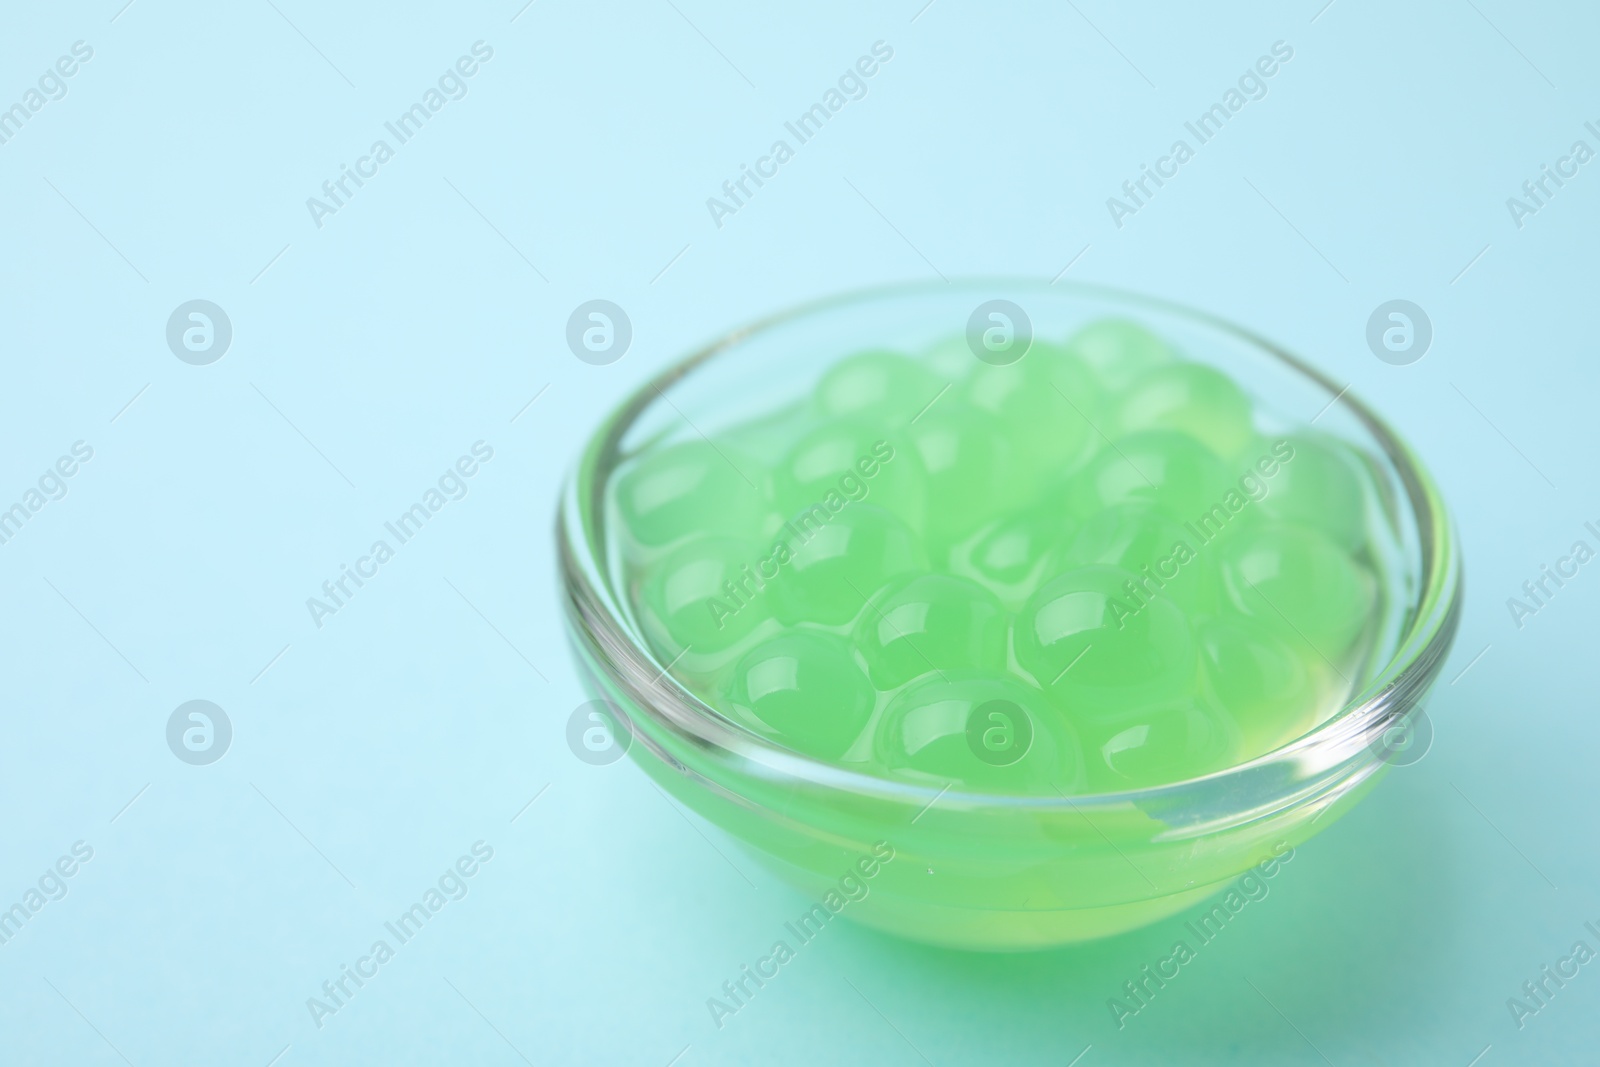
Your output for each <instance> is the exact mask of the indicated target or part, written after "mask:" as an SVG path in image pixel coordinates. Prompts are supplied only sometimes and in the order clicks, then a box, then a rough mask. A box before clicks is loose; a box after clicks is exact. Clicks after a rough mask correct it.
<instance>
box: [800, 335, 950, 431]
mask: <svg viewBox="0 0 1600 1067" xmlns="http://www.w3.org/2000/svg"><path fill="white" fill-rule="evenodd" d="M945 384H946V383H945V382H943V381H941V380H940V379H939V377H938V376H937V375H935V374H934V373H933V372H932V371H931V370H929V369H928V368H927V367H926V366H924V365H922V364H921V363H918V362H917V361H915V360H912V359H907V358H906V357H905V356H902V355H900V354H898V353H895V352H885V351H871V352H858V353H856V354H855V355H853V356H846V357H845V358H844V359H841V360H840V361H839V362H837V363H835V364H834V365H833V366H832V367H829V368H828V370H827V372H826V373H824V374H823V375H822V378H821V379H820V380H819V381H818V382H817V389H816V394H815V396H816V407H817V410H818V411H819V412H820V413H821V414H823V415H825V416H831V417H835V418H837V417H840V416H857V417H860V418H865V419H870V420H872V421H874V422H881V423H882V424H883V425H885V426H899V425H902V424H904V423H907V422H910V421H911V420H912V419H913V418H915V417H916V416H917V413H918V412H919V411H921V410H922V409H923V408H924V407H926V406H927V404H928V403H929V401H931V400H933V398H934V397H935V396H937V395H939V391H940V390H941V389H943V388H944V387H945Z"/></svg>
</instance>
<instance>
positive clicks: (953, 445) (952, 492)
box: [904, 401, 1026, 545]
mask: <svg viewBox="0 0 1600 1067" xmlns="http://www.w3.org/2000/svg"><path fill="white" fill-rule="evenodd" d="M904 436H905V437H906V438H908V439H909V440H910V441H911V444H912V445H913V447H914V448H915V449H916V452H917V457H918V458H919V459H920V460H921V462H922V467H923V469H924V470H925V471H926V472H927V487H928V510H927V522H926V530H927V535H928V538H929V540H930V541H932V542H934V543H935V544H938V545H947V544H950V543H951V542H954V541H957V540H959V539H961V538H962V537H965V536H966V535H967V534H969V533H971V532H973V531H974V530H976V529H977V528H978V527H979V526H981V525H983V524H984V523H985V522H987V521H989V520H990V519H991V518H994V517H995V515H996V513H997V512H999V511H1000V510H1001V509H1002V508H1005V507H1006V506H1008V505H1010V504H1012V503H1013V502H1014V501H1015V500H1017V499H1018V498H1019V497H1021V496H1022V495H1023V493H1024V492H1025V491H1026V490H1025V488H1024V487H1023V486H1020V485H1018V484H1017V481H1018V472H1017V465H1016V461H1017V457H1016V453H1015V451H1014V450H1013V448H1012V445H1011V441H1010V439H1009V438H1008V437H1007V435H1006V432H1005V425H1004V424H1003V423H1001V422H1000V420H999V419H997V418H995V417H994V416H992V415H989V414H986V413H984V412H981V411H973V410H972V409H970V408H965V407H958V406H957V405H956V404H955V402H953V401H952V402H950V405H949V406H948V407H947V408H945V409H944V410H942V411H941V410H938V409H937V408H936V409H934V410H933V411H930V412H929V413H928V414H926V415H923V416H922V417H920V418H918V419H917V421H916V423H915V424H913V425H911V426H908V427H906V429H905V431H904Z"/></svg>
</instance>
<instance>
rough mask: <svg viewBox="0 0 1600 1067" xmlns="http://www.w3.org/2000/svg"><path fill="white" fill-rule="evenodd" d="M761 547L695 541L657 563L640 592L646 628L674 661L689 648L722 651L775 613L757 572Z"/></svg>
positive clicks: (715, 540)
mask: <svg viewBox="0 0 1600 1067" xmlns="http://www.w3.org/2000/svg"><path fill="white" fill-rule="evenodd" d="M761 556H762V553H760V552H758V551H757V549H756V544H755V542H752V541H744V540H738V539H733V538H725V537H710V538H703V539H701V540H696V541H690V542H689V543H688V544H685V545H683V546H681V547H679V548H676V549H674V550H672V551H671V552H669V553H668V554H667V555H666V556H665V557H664V558H662V559H660V560H658V561H656V562H655V563H653V564H652V565H651V566H650V568H649V570H648V572H647V576H646V578H645V580H644V583H643V585H642V586H641V588H640V591H639V598H640V602H641V606H642V609H643V610H642V611H641V612H640V616H641V623H642V625H643V626H644V630H645V633H646V634H647V635H648V636H649V638H650V642H651V644H652V645H653V646H654V647H655V649H656V651H657V653H659V654H661V655H664V656H666V657H667V658H668V659H669V660H670V659H675V658H676V657H677V656H678V655H679V654H680V653H682V652H684V651H685V650H686V649H692V650H693V651H695V652H699V653H711V652H720V651H722V650H723V649H726V648H728V647H730V646H732V645H733V644H735V643H736V642H738V641H740V640H741V639H743V638H744V637H745V636H747V635H748V634H749V633H750V632H751V631H752V630H754V629H755V628H756V626H758V625H759V624H760V623H761V622H762V620H764V619H767V618H770V617H771V615H772V612H771V610H770V609H768V607H767V606H766V603H765V600H764V598H763V596H762V594H761V591H760V587H761V586H762V585H763V584H765V583H764V582H762V581H761V579H760V577H759V575H757V574H756V573H755V568H756V567H757V566H758V565H759V563H760V560H761Z"/></svg>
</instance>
